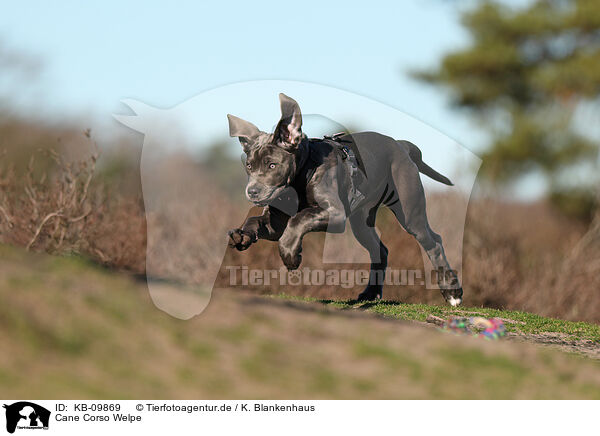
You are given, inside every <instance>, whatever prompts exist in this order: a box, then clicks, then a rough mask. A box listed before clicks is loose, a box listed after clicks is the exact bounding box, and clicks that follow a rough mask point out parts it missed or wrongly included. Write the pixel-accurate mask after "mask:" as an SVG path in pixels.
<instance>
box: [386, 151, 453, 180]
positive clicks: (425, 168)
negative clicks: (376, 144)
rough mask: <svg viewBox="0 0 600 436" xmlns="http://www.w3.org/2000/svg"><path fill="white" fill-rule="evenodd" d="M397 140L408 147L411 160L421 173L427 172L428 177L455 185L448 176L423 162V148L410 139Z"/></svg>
mask: <svg viewBox="0 0 600 436" xmlns="http://www.w3.org/2000/svg"><path fill="white" fill-rule="evenodd" d="M396 142H398V143H399V144H400V145H402V146H404V147H406V148H407V150H408V156H409V157H410V160H412V161H413V162H414V163H415V165H416V166H417V168H418V169H419V172H420V173H423V174H425V175H426V176H427V177H431V178H432V179H433V180H435V181H436V182H440V183H443V184H444V185H448V186H454V183H452V182H451V181H450V179H449V178H448V177H446V176H444V175H442V174H440V173H438V172H437V171H436V170H434V169H433V168H431V167H430V166H429V165H427V164H426V163H425V162H423V154H422V153H421V150H419V147H417V146H416V145H415V144H413V143H412V142H409V141H396Z"/></svg>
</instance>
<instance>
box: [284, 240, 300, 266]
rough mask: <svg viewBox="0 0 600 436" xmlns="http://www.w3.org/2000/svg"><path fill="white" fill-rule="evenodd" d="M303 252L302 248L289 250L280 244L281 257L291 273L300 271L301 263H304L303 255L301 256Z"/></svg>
mask: <svg viewBox="0 0 600 436" xmlns="http://www.w3.org/2000/svg"><path fill="white" fill-rule="evenodd" d="M301 251H302V248H300V247H298V248H292V249H288V248H286V247H284V246H282V245H281V244H279V255H280V256H281V260H282V261H283V264H284V265H285V267H286V268H287V269H288V270H289V271H292V270H295V269H298V267H299V266H300V263H301V262H302V255H301V254H300V252H301Z"/></svg>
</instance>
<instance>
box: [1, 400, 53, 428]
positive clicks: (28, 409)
mask: <svg viewBox="0 0 600 436" xmlns="http://www.w3.org/2000/svg"><path fill="white" fill-rule="evenodd" d="M3 407H4V408H5V409H6V431H7V432H9V433H14V432H15V430H16V429H17V428H18V429H28V430H39V429H43V430H47V429H48V424H49V422H50V411H49V410H48V409H46V408H44V407H42V406H39V405H37V404H35V403H31V402H29V401H18V402H16V403H13V404H10V405H6V404H5V405H4V406H3Z"/></svg>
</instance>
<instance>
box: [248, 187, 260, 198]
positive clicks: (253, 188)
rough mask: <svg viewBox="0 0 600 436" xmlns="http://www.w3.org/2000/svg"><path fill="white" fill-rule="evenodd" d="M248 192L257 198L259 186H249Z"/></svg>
mask: <svg viewBox="0 0 600 436" xmlns="http://www.w3.org/2000/svg"><path fill="white" fill-rule="evenodd" d="M246 192H248V197H250V198H256V197H257V196H258V188H257V187H255V186H249V187H248V189H247V190H246Z"/></svg>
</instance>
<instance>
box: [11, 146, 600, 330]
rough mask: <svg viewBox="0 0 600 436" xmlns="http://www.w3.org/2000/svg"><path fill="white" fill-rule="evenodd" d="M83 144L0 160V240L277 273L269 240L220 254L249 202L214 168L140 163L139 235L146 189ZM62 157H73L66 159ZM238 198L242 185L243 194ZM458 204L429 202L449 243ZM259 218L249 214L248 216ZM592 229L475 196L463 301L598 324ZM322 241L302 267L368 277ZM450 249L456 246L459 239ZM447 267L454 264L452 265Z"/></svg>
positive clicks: (223, 272) (598, 228) (384, 220)
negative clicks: (124, 185) (108, 172)
mask: <svg viewBox="0 0 600 436" xmlns="http://www.w3.org/2000/svg"><path fill="white" fill-rule="evenodd" d="M88 141H90V148H91V151H88V153H87V154H84V153H82V152H81V150H80V151H79V153H78V154H77V153H75V154H73V153H67V154H63V153H61V154H56V153H52V152H46V153H45V154H44V153H37V154H36V159H38V158H40V157H41V158H43V157H44V156H46V158H48V161H49V162H51V163H52V165H49V164H48V163H47V162H46V163H44V164H40V165H36V162H38V161H36V159H33V160H30V163H29V166H28V169H27V170H26V171H19V170H16V169H15V166H14V165H7V164H6V161H7V160H10V159H6V158H5V159H3V162H2V163H3V165H0V167H1V168H0V241H1V242H4V243H11V244H15V245H20V246H23V247H27V248H29V249H31V250H37V251H46V252H49V253H57V254H64V253H78V254H81V255H84V256H87V257H89V258H91V259H93V260H95V261H97V262H100V263H102V264H104V265H107V266H109V267H113V268H118V269H125V270H130V271H134V272H137V273H144V272H146V257H147V256H146V255H147V253H146V234H148V242H147V244H148V262H147V264H148V271H147V272H148V274H149V275H151V276H157V277H162V278H170V279H174V280H177V281H181V282H187V283H194V284H212V283H209V282H210V281H211V280H212V277H213V273H214V271H215V270H217V269H218V270H219V275H218V278H217V282H216V284H215V285H216V287H230V282H229V276H230V271H229V270H228V268H227V267H232V266H246V267H248V268H249V269H258V270H265V269H267V270H268V269H272V270H279V269H280V268H282V262H281V260H280V258H279V253H278V249H277V244H276V243H273V242H269V241H259V242H258V243H257V244H255V245H253V246H252V247H251V248H250V249H249V250H247V251H244V252H238V251H236V250H232V249H227V250H226V249H225V244H226V231H227V230H228V229H230V228H234V227H239V226H240V225H241V224H242V222H243V221H244V218H245V214H244V211H245V210H247V207H248V206H247V203H246V202H243V203H240V198H232V197H230V196H228V195H226V194H225V193H224V191H221V190H220V189H219V187H218V186H215V180H214V177H212V176H211V173H210V171H207V168H206V167H203V166H202V165H201V164H199V163H198V162H195V161H194V160H193V159H191V158H190V156H189V155H185V154H170V155H166V156H163V157H162V158H161V159H160V160H158V161H156V162H154V163H153V164H152V165H154V166H152V165H150V166H149V167H147V168H146V172H145V173H144V174H146V175H151V177H150V178H148V177H147V176H146V180H145V183H144V194H145V198H144V202H145V207H146V209H147V210H146V212H147V216H148V227H147V228H146V218H145V210H144V204H143V202H142V199H141V192H138V191H136V190H135V189H133V190H132V189H128V190H122V189H120V188H119V184H118V183H115V180H114V179H120V178H123V176H121V175H118V174H117V175H116V176H114V177H113V180H112V181H111V182H110V183H108V182H106V181H105V180H103V179H102V178H101V177H100V178H99V177H98V174H97V171H96V160H97V158H98V153H97V150H96V149H95V148H94V147H93V144H92V142H91V140H90V139H89V138H88ZM66 155H69V156H80V157H78V158H75V159H71V160H68V159H66V158H65V157H64V156H66ZM38 163H39V162H38ZM136 165H137V163H136ZM130 176H131V175H130V174H129V175H128V177H130ZM242 192H243V187H240V197H241V194H242ZM463 200H464V199H460V198H456V197H455V196H452V195H447V194H444V195H443V196H440V195H437V196H435V195H434V196H432V198H429V199H428V210H429V214H430V218H431V221H432V227H433V228H434V229H435V230H436V231H438V232H439V233H441V234H442V235H443V236H444V238H445V239H446V240H447V242H448V240H451V239H452V238H453V237H454V236H456V235H450V239H448V235H447V233H448V231H449V229H451V228H455V227H456V224H457V221H456V220H460V219H461V217H460V216H453V217H452V220H454V221H452V222H451V220H450V219H449V218H448V216H449V214H447V213H446V212H447V211H451V210H452V209H453V208H457V205H459V204H460V202H461V201H463ZM259 213H260V210H259V209H258V208H254V209H252V210H250V212H247V213H246V214H247V215H256V214H259ZM599 223H600V218H597V219H596V221H595V222H594V225H593V226H592V228H591V229H590V230H589V231H588V232H587V233H586V228H585V226H584V225H583V224H581V223H580V222H577V221H574V220H570V219H567V218H565V217H564V216H561V215H558V214H556V213H554V212H553V211H552V209H551V208H550V207H548V206H547V205H546V204H543V203H538V204H516V203H509V202H502V201H499V200H497V199H474V200H472V201H471V202H470V203H469V207H468V213H467V217H466V223H465V234H464V243H463V249H462V254H463V259H462V261H463V262H462V267H463V285H464V289H465V304H467V305H471V306H486V307H496V308H503V309H515V310H527V311H531V312H535V313H538V314H542V315H549V316H555V317H561V318H568V319H573V320H586V321H594V322H599V321H600V298H599V294H598V282H599V279H598V277H599V275H600V224H599ZM348 227H349V226H348ZM377 227H378V229H379V230H380V231H381V237H382V240H383V241H384V243H385V244H386V245H387V246H388V248H389V251H390V258H389V267H390V268H395V269H418V270H422V269H423V258H422V253H421V250H420V248H419V246H418V244H417V243H416V241H415V240H414V238H412V237H411V236H410V235H408V234H407V233H406V232H405V231H404V230H402V229H401V227H400V226H399V224H398V222H397V221H396V220H395V218H394V217H393V215H392V214H391V212H390V211H388V210H386V209H382V210H381V211H380V213H379V215H378V218H377ZM147 230H148V231H147ZM584 235H585V236H584ZM344 237H346V239H344ZM325 238H326V236H325V235H324V234H309V235H307V236H306V238H305V240H304V244H303V253H302V255H303V262H302V266H301V268H304V267H309V268H311V269H313V270H314V269H324V270H331V269H338V270H342V269H349V270H353V269H365V270H368V268H369V264H368V261H366V259H365V256H364V253H362V252H361V253H357V251H356V250H358V251H361V250H362V249H361V248H360V247H359V248H357V245H356V243H350V245H348V244H349V242H348V238H350V239H352V237H351V235H350V231H349V229H348V230H347V233H346V235H345V236H336V237H334V238H333V239H328V242H327V243H328V244H329V243H330V242H331V241H333V242H332V245H331V246H329V248H328V249H329V250H333V251H334V252H335V251H336V250H337V252H340V253H345V254H347V256H346V257H347V258H348V259H349V260H345V261H346V262H357V261H359V262H364V263H324V261H323V254H324V247H325ZM454 239H456V238H454ZM459 239H460V238H459ZM454 242H456V241H454ZM336 244H337V245H336ZM352 244H354V245H352ZM450 245H454V247H456V243H454V244H450ZM451 256H454V257H456V253H452V254H451ZM452 264H453V265H455V266H456V267H459V266H460V263H459V262H457V261H452ZM219 268H220V269H219ZM244 289H252V290H254V291H256V292H260V293H279V292H285V293H288V294H293V295H303V296H311V297H317V298H339V299H347V298H353V297H355V296H356V295H357V293H358V292H359V291H360V287H359V286H354V287H352V288H343V287H340V286H328V285H325V284H323V285H320V286H290V285H281V284H280V283H279V281H278V280H276V281H274V282H271V283H270V284H269V285H256V286H244ZM384 292H385V298H387V299H391V300H398V301H402V302H412V303H435V304H443V300H442V298H441V296H440V295H439V292H437V291H431V290H426V289H425V287H424V286H422V285H419V284H414V285H408V286H387V287H386V289H385V291H384Z"/></svg>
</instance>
